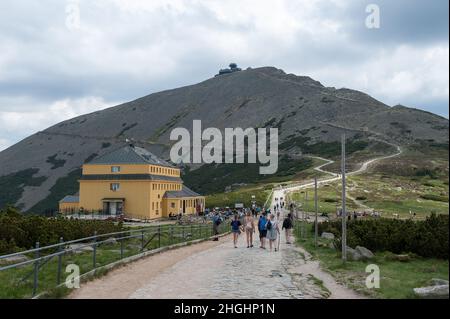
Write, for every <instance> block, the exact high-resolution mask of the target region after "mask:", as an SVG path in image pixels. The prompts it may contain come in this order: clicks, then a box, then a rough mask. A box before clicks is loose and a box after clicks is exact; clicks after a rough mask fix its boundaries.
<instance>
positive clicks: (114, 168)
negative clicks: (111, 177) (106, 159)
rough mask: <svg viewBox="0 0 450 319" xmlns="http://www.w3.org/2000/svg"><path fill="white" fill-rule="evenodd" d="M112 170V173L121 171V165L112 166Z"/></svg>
mask: <svg viewBox="0 0 450 319" xmlns="http://www.w3.org/2000/svg"><path fill="white" fill-rule="evenodd" d="M111 172H112V173H119V172H120V166H111Z"/></svg>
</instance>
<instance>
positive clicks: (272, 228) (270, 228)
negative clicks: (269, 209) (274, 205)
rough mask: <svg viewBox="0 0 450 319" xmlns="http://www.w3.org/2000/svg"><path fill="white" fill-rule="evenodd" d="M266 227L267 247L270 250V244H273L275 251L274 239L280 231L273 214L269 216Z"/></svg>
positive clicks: (275, 239)
mask: <svg viewBox="0 0 450 319" xmlns="http://www.w3.org/2000/svg"><path fill="white" fill-rule="evenodd" d="M266 229H267V239H268V240H269V249H270V251H272V246H274V247H275V251H277V246H276V241H277V238H278V235H279V233H280V228H279V226H278V222H277V221H276V220H275V216H274V215H273V214H271V215H270V216H269V220H268V221H267V224H266Z"/></svg>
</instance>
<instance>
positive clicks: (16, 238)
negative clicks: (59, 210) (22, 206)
mask: <svg viewBox="0 0 450 319" xmlns="http://www.w3.org/2000/svg"><path fill="white" fill-rule="evenodd" d="M121 230H122V224H121V223H119V224H115V223H114V222H112V221H103V220H80V219H68V218H63V217H58V218H45V217H42V216H24V215H21V214H18V213H17V212H15V211H14V210H12V209H11V208H8V210H6V211H0V254H5V253H9V252H12V251H14V250H17V249H16V248H18V249H19V250H26V249H30V248H33V247H34V245H35V243H36V242H37V241H38V242H39V243H40V245H41V247H42V246H47V245H51V244H55V243H58V242H59V238H60V237H63V238H64V240H65V241H68V240H74V239H79V238H84V237H89V236H92V235H93V234H94V232H95V231H96V232H97V234H106V233H112V232H117V231H121Z"/></svg>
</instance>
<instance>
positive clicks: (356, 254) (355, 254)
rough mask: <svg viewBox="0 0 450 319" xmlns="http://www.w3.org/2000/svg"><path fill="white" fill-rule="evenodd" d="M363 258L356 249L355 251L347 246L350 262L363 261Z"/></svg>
mask: <svg viewBox="0 0 450 319" xmlns="http://www.w3.org/2000/svg"><path fill="white" fill-rule="evenodd" d="M362 258H363V257H362V256H361V254H360V253H359V252H358V251H357V250H356V249H353V248H351V247H348V246H347V259H348V260H350V261H358V260H361V259H362Z"/></svg>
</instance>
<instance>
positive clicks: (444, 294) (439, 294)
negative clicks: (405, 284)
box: [413, 284, 449, 299]
mask: <svg viewBox="0 0 450 319" xmlns="http://www.w3.org/2000/svg"><path fill="white" fill-rule="evenodd" d="M413 290H414V294H415V295H416V296H417V297H419V298H422V299H448V297H449V293H448V292H449V289H448V284H447V285H437V286H428V287H420V288H414V289H413Z"/></svg>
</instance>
